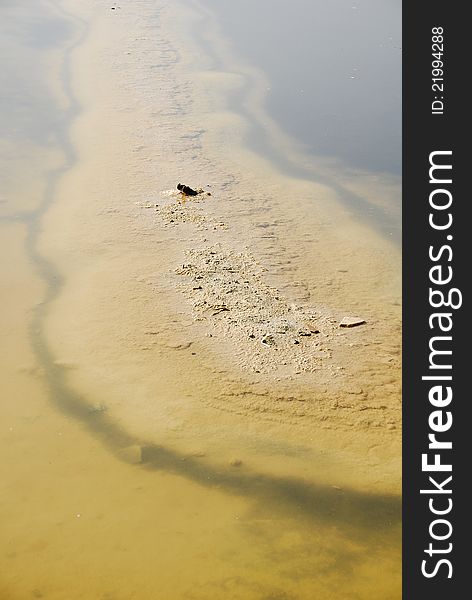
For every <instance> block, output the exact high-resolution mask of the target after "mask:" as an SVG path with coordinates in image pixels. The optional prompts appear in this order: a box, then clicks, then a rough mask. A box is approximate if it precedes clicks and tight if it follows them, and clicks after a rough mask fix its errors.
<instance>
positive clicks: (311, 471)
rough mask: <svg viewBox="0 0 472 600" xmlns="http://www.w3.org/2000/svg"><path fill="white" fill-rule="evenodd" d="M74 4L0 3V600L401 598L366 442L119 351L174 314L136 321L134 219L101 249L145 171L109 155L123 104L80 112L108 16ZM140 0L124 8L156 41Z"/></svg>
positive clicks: (147, 270)
mask: <svg viewBox="0 0 472 600" xmlns="http://www.w3.org/2000/svg"><path fill="white" fill-rule="evenodd" d="M80 4H81V3H80V2H79V3H74V2H67V3H64V6H66V7H67V9H68V10H69V9H70V8H72V9H76V11H74V10H72V12H68V11H66V10H65V9H63V8H62V6H63V5H62V4H56V3H51V2H48V1H44V2H34V3H33V2H26V1H25V2H2V4H1V5H0V45H1V47H0V49H1V59H0V60H1V63H2V69H1V70H0V72H1V73H2V81H1V84H2V86H1V87H2V90H6V91H7V93H6V94H3V95H2V104H1V110H2V116H1V117H0V124H1V127H2V140H1V142H0V143H1V146H0V149H1V151H0V159H1V163H0V179H1V184H2V188H1V192H0V199H1V202H2V204H1V205H0V211H1V212H0V215H1V217H0V232H1V235H0V245H1V252H0V256H1V262H0V274H1V277H0V279H1V294H2V300H1V307H2V308H1V312H0V319H1V332H2V335H1V340H2V361H1V365H0V369H1V373H0V380H1V381H2V400H1V404H0V414H1V419H0V422H1V435H0V455H1V456H2V460H1V461H0V482H1V483H0V502H1V506H2V511H1V516H0V544H1V547H0V598H2V600H3V598H5V599H8V600H9V599H12V600H17V599H18V600H20V599H21V600H23V599H26V598H51V599H57V600H59V599H66V598H67V599H68V600H71V599H74V598H77V599H78V598H99V599H103V600H121V599H127V598H135V599H141V598H142V599H143V600H144V599H147V598H157V599H160V598H162V599H168V598H169V599H174V598H175V599H201V600H203V599H207V598H215V599H217V598H225V599H226V598H234V599H238V600H239V599H259V600H263V599H264V600H270V599H272V600H275V599H278V600H281V599H307V600H308V599H312V598H320V599H323V598H327V599H330V598H333V599H334V598H335V599H342V598H350V599H351V598H360V599H361V598H362V599H364V598H378V597H382V598H392V599H393V598H398V597H399V563H400V503H399V497H398V495H397V494H395V493H392V492H389V491H386V488H387V487H388V486H386V485H379V486H377V487H376V486H375V482H374V483H373V482H372V479H373V480H375V478H376V475H374V476H373V477H372V478H371V480H370V481H368V482H367V483H365V482H363V481H359V480H358V479H359V475H360V474H364V473H367V472H368V471H369V468H370V467H369V466H368V465H367V466H366V467H365V469H363V468H361V469H360V470H359V471H358V472H357V473H356V472H353V468H352V465H353V464H355V462H354V463H353V460H354V459H353V458H352V456H351V454H352V455H354V454H355V453H356V452H359V447H360V448H362V440H358V439H356V438H355V437H351V438H348V439H349V440H350V441H349V442H346V446H347V447H342V446H343V445H342V444H338V447H337V448H336V447H335V444H334V440H336V438H338V437H339V436H338V434H337V433H336V432H333V433H331V432H329V431H321V430H320V431H315V432H313V434H312V437H313V438H315V442H313V443H312V444H311V445H310V444H308V441H306V442H303V443H298V444H297V443H296V441H295V440H296V439H297V436H298V435H299V434H298V431H299V430H297V429H296V428H293V431H292V432H291V433H290V435H288V434H287V437H284V435H282V433H281V431H283V430H284V427H286V424H284V423H282V424H281V425H280V424H277V422H275V423H271V422H270V421H264V420H259V421H257V420H256V416H257V415H254V420H255V421H254V423H252V422H250V421H248V420H247V418H246V417H245V415H244V414H238V410H236V409H235V410H234V411H231V410H221V407H220V406H219V405H221V402H222V401H221V397H222V381H223V380H224V378H225V377H226V375H224V374H223V373H224V371H223V369H222V368H221V369H220V370H216V371H214V372H211V373H210V372H207V371H205V370H204V367H203V366H202V365H200V364H195V363H194V362H192V358H191V357H189V358H185V359H184V358H182V357H181V354H179V353H178V352H179V351H178V350H175V349H174V351H172V350H169V348H168V347H167V349H166V347H165V346H162V347H161V348H158V347H156V348H155V349H154V347H153V346H152V347H151V345H150V343H149V342H146V345H144V342H143V341H142V340H143V338H145V335H142V336H141V338H139V340H138V341H136V342H135V340H134V338H133V336H134V335H136V330H137V329H140V330H142V329H146V330H149V328H150V327H154V328H155V327H156V326H157V325H155V324H154V323H156V324H158V325H159V326H160V325H162V324H163V323H162V321H163V320H164V319H165V323H164V325H165V326H166V327H167V328H170V329H172V328H175V323H180V321H179V318H180V317H179V316H178V311H177V313H176V314H177V316H175V315H174V316H173V315H172V314H171V315H170V316H168V317H165V314H166V313H165V312H164V310H163V304H164V300H160V302H161V303H162V305H160V306H157V308H156V312H155V313H152V314H153V315H154V317H155V321H154V322H153V321H151V322H148V320H147V316H146V318H145V317H144V316H141V314H140V312H139V311H141V310H142V305H143V302H144V304H147V305H150V304H152V305H153V306H154V305H158V304H159V303H157V302H156V295H155V292H154V291H153V290H151V291H149V292H147V294H148V295H144V292H143V289H149V285H148V280H149V278H150V276H151V274H152V272H153V269H154V270H155V269H156V268H157V267H156V265H159V259H158V256H157V255H158V254H159V248H158V246H155V253H156V256H153V253H152V252H151V253H149V252H148V253H147V254H146V260H144V258H145V256H144V254H143V247H146V246H145V243H146V240H149V241H151V240H153V239H154V238H152V237H151V232H150V231H147V230H146V225H145V223H142V222H141V221H136V220H134V221H132V222H131V225H129V226H128V228H127V229H126V228H123V229H122V230H119V229H117V230H115V231H120V235H119V236H118V235H117V236H115V237H113V236H114V229H113V228H114V221H113V219H114V218H115V216H116V218H117V219H119V218H121V217H120V214H119V213H120V212H121V213H124V212H125V208H123V206H125V205H124V204H123V202H121V204H120V200H121V198H120V195H121V196H123V198H124V199H125V201H126V202H128V201H129V197H128V196H129V195H130V194H131V193H132V192H133V189H134V188H133V187H132V185H131V184H129V181H128V180H129V179H139V177H140V169H141V168H142V166H141V165H142V163H140V162H139V161H138V162H137V163H135V164H133V168H134V169H135V171H131V170H129V171H126V169H124V168H122V167H123V165H128V164H130V156H129V155H128V154H126V152H125V151H123V153H122V154H120V152H118V150H117V149H118V148H126V141H127V139H129V138H127V136H129V135H130V132H133V131H134V130H135V129H136V125H135V121H136V117H137V115H138V114H140V115H141V113H138V112H137V111H139V110H141V105H140V104H139V103H138V102H137V101H136V106H135V107H134V109H130V107H129V106H127V107H123V106H122V105H120V101H121V99H120V98H118V99H117V101H116V104H115V105H113V104H110V105H109V106H106V107H105V110H104V112H100V113H99V115H100V118H99V119H97V118H96V117H95V115H94V113H93V108H92V109H91V108H90V106H88V105H87V110H86V111H85V109H83V108H82V107H81V106H80V104H79V102H78V101H77V100H76V92H75V89H76V87H77V85H78V83H77V82H79V84H80V83H83V81H87V79H86V77H87V71H88V70H90V69H91V68H93V65H94V64H95V62H98V60H99V59H98V53H97V50H96V49H97V47H99V46H97V43H98V44H99V43H100V40H103V35H102V34H103V30H102V29H100V28H99V29H98V30H96V31H95V33H94V30H93V24H94V21H93V20H94V19H97V20H100V19H102V20H103V17H102V14H104V11H107V12H106V14H111V11H110V6H109V3H107V2H102V3H89V4H90V6H89V5H88V4H87V10H85V9H83V5H84V3H82V7H81V6H80ZM154 4H155V3H151V2H148V3H146V2H143V3H142V5H141V7H140V11H142V14H140V12H139V11H138V12H132V13H131V14H129V15H128V14H126V15H125V17H124V18H128V19H130V23H133V27H134V28H135V30H136V31H144V30H145V29H144V28H145V27H147V28H148V32H150V33H152V35H155V36H156V39H158V38H159V36H158V34H159V33H160V34H163V33H164V32H162V31H159V29H158V28H159V25H160V19H159V13H157V14H156V13H155V9H154V6H153V5H154ZM163 4H164V6H165V3H163ZM116 12H117V13H118V9H117V10H116ZM122 12H123V14H125V9H124V8H123V9H122ZM151 16H152V17H153V19H154V20H153V21H151V20H150V17H151ZM110 23H111V24H110V25H106V27H109V30H108V31H109V34H110V36H111V37H112V38H113V35H114V33H113V32H114V31H115V28H114V22H110ZM143 23H144V25H143ZM121 28H122V29H123V30H124V31H126V30H127V29H128V27H127V26H126V25H121ZM116 29H118V26H117V27H116ZM133 32H134V29H133ZM139 39H140V38H138V37H136V38H133V40H134V43H135V44H136V43H137V40H139ZM86 40H87V43H90V44H91V45H90V51H89V52H90V57H92V58H90V57H89V56H87V55H84V59H83V62H81V63H79V65H78V66H77V65H75V76H76V79H77V81H76V83H75V87H74V85H73V84H72V62H71V61H72V57H73V56H74V52H75V51H76V49H77V48H79V47H80V45H81V44H83V43H84V42H85V41H86ZM89 40H90V42H89ZM97 40H98V42H97ZM115 41H116V40H115ZM163 43H164V42H162V41H161V44H163ZM93 44H95V46H94V45H93ZM116 47H119V46H117V45H116V44H115V46H111V49H112V50H113V52H114V51H115V48H116ZM135 50H136V48H135V47H133V48H131V46H130V50H129V52H131V51H135ZM126 51H127V50H126V49H125V48H124V47H123V54H124V53H125V52H126ZM168 54H171V50H169V48H165V53H164V55H165V56H167V55H168ZM131 60H136V59H135V58H134V57H132V59H131ZM81 65H85V67H82V70H81ZM137 65H141V68H143V67H142V63H140V62H139V61H137V62H136V63H135V67H136V66H137ZM164 66H165V68H168V65H167V64H166V65H164ZM133 72H136V68H134V69H133ZM145 77H147V75H145V74H144V73H143V74H142V81H147V80H146V79H145ZM123 81H124V80H123ZM101 85H103V86H105V81H103V82H102V83H101ZM120 85H122V84H120ZM78 87H79V89H80V90H84V96H83V98H85V99H87V98H88V97H90V98H93V97H94V95H95V94H97V97H98V96H99V95H100V94H99V91H98V90H93V89H92V88H90V87H87V86H86V85H82V87H81V86H80V85H78ZM156 93H157V91H156ZM87 94H90V96H87ZM145 101H146V103H145V106H146V107H149V110H153V111H157V110H158V101H159V98H154V97H153V96H151V97H146V98H145ZM111 102H113V100H111ZM154 103H157V104H156V107H154ZM84 104H85V102H84ZM120 107H121V108H120ZM119 110H122V111H123V115H121V114H120V119H117V118H113V117H110V119H109V121H107V120H106V118H104V115H107V114H111V115H114V114H116V112H117V111H119ZM83 111H85V114H82V112H83ZM87 115H91V116H87ZM141 116H142V115H141ZM160 118H161V119H163V120H164V119H167V118H168V117H165V116H163V115H161V116H160ZM87 119H88V120H87ZM126 119H129V126H128V127H127V128H125V125H124V124H127V123H128V121H127V120H126ZM77 123H79V125H80V127H77ZM146 123H147V121H146V122H145V124H144V125H143V126H144V127H146ZM133 124H134V125H133ZM110 134H111V135H110ZM110 139H111V140H113V142H115V144H109V143H108V140H110ZM133 143H136V140H134V141H133ZM157 148H159V145H157ZM126 151H128V149H126ZM129 152H131V150H129ZM110 155H111V156H110ZM115 163H116V164H117V168H116V170H113V165H114V164H115ZM170 168H171V167H170ZM104 174H108V175H104ZM139 191H140V190H138V192H139ZM133 193H135V192H133ZM141 193H142V190H141ZM87 211H90V212H87ZM71 215H72V216H71ZM90 215H92V217H91V218H90ZM114 215H115V216H114ZM110 219H111V220H112V222H111V224H110ZM116 223H118V221H116ZM136 223H137V224H136ZM72 226H73V227H72ZM62 230H64V234H63V236H64V237H61V235H62ZM71 232H75V233H73V235H71ZM121 236H123V237H122V238H121ZM135 238H138V239H135ZM141 238H144V240H141ZM171 238H172V235H171V236H170V237H169V240H166V241H165V243H168V244H169V246H171V244H172V239H171ZM123 240H124V241H123ZM130 240H131V242H132V241H133V240H134V242H135V243H136V244H140V245H139V246H137V249H136V250H135V249H134V247H133V246H132V244H131V242H130ZM134 242H133V243H134ZM143 314H144V313H143ZM148 333H149V331H148ZM147 340H149V336H148V337H147ZM133 344H134V345H133ZM197 348H198V346H197ZM176 356H177V357H178V358H176ZM224 384H225V386H226V388H225V391H226V392H227V391H228V389H232V388H228V386H230V384H229V383H228V381H224ZM237 385H240V382H236V386H237ZM233 387H234V386H233ZM226 402H227V401H226ZM307 439H308V438H307ZM325 446H326V447H328V446H329V447H330V451H329V452H327V453H325V451H324V448H325ZM369 451H370V449H369ZM374 452H375V449H374ZM240 462H241V463H242V464H240ZM335 484H336V485H335ZM382 487H383V488H384V489H383V490H382ZM391 487H393V488H395V485H393V486H391ZM379 573H381V574H382V575H381V577H379Z"/></svg>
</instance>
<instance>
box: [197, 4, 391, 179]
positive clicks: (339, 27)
mask: <svg viewBox="0 0 472 600" xmlns="http://www.w3.org/2000/svg"><path fill="white" fill-rule="evenodd" d="M202 4H203V5H205V6H208V7H210V8H211V10H212V11H214V12H215V13H216V15H217V18H218V22H219V23H220V25H221V27H222V29H223V34H224V36H225V37H226V38H227V39H228V40H229V42H230V43H231V45H232V46H233V47H234V49H235V51H236V52H237V53H238V54H239V55H241V56H242V57H243V58H244V59H245V60H247V61H248V62H249V63H250V64H253V65H255V66H257V67H259V68H260V69H262V70H263V71H264V72H265V73H266V74H267V75H268V86H267V89H266V91H267V95H266V105H267V108H268V110H269V112H270V113H271V114H272V115H273V116H274V118H275V119H276V120H277V122H279V123H280V124H281V126H282V127H283V128H284V129H286V130H287V131H288V132H289V133H290V134H291V135H293V136H294V137H295V138H296V139H297V140H299V141H300V142H301V143H302V144H303V145H304V150H305V151H306V152H309V153H310V154H312V155H313V156H314V157H315V156H331V157H336V158H338V159H340V160H341V161H343V162H344V163H345V164H346V165H347V166H351V167H357V168H360V169H361V170H362V169H367V170H369V171H375V172H389V173H394V174H396V175H398V174H400V172H401V3H400V2H398V1H396V0H381V1H379V0H359V1H356V0H336V1H334V2H326V1H325V0H314V1H313V0H294V1H291V2H286V1H285V0H275V1H274V0H257V1H255V2H254V1H251V0H239V1H238V2H233V1H231V0H203V2H202Z"/></svg>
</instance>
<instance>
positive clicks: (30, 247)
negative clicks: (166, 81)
mask: <svg viewBox="0 0 472 600" xmlns="http://www.w3.org/2000/svg"><path fill="white" fill-rule="evenodd" d="M64 18H67V19H68V20H69V22H71V21H72V22H73V23H74V29H75V31H76V32H77V34H76V36H75V39H74V40H73V42H72V43H70V44H69V46H67V48H66V50H65V59H64V64H63V69H62V80H63V85H64V90H65V92H66V93H67V96H68V98H69V108H68V109H67V111H66V114H64V115H63V117H64V118H63V119H62V120H61V122H62V123H63V125H64V126H63V127H62V129H61V131H60V132H59V131H56V134H57V135H56V139H57V142H58V144H59V145H60V147H61V148H62V150H63V153H64V157H65V159H64V163H63V165H62V166H61V167H60V168H58V169H55V170H52V171H50V172H49V177H48V184H47V188H46V191H45V193H44V196H43V198H42V201H41V204H40V206H39V207H38V208H37V209H35V210H33V211H31V212H29V213H28V214H27V215H25V216H23V217H21V221H22V222H24V224H25V226H26V227H27V240H26V250H27V253H28V256H29V258H30V260H31V262H32V264H33V265H34V267H35V269H36V271H37V273H38V275H39V276H40V278H41V279H42V280H43V281H44V283H45V284H46V286H47V291H46V294H45V297H44V300H43V301H42V302H41V303H40V304H38V305H37V306H36V307H35V308H34V309H33V311H32V318H31V321H30V326H29V336H30V341H31V345H32V348H33V350H34V353H35V355H36V357H37V360H38V362H39V365H40V367H41V368H42V370H43V372H44V374H45V381H46V384H47V386H48V390H49V393H50V398H51V401H52V403H53V405H54V406H55V408H56V409H58V410H59V411H61V412H62V413H64V414H66V415H69V416H71V417H73V418H74V419H75V420H76V421H78V422H80V423H81V424H82V426H83V427H84V429H85V430H86V431H88V432H90V433H91V434H93V435H94V436H95V437H96V438H97V439H99V440H100V441H101V442H102V443H103V445H104V446H105V447H106V448H107V449H108V450H109V451H110V452H112V453H113V454H114V456H116V458H117V459H122V456H121V454H120V453H121V452H122V451H123V449H124V448H127V447H129V446H139V447H140V449H141V459H142V460H141V463H140V464H137V465H136V466H135V468H143V469H147V470H155V471H163V472H167V473H172V474H175V475H177V476H181V477H184V478H186V479H188V480H191V481H193V482H195V483H197V484H199V485H202V486H205V487H207V488H211V489H218V490H220V491H223V492H228V493H231V494H234V495H238V496H243V497H247V498H249V499H252V500H254V501H255V502H256V503H263V504H264V507H265V509H266V510H269V511H274V512H275V513H279V512H283V514H285V515H287V514H288V515H289V516H290V515H292V516H301V515H303V516H304V517H306V518H309V519H313V520H316V521H323V522H327V523H332V524H333V525H336V524H339V525H342V526H343V527H346V528H347V529H349V530H350V531H351V535H352V536H353V537H358V536H361V535H362V537H363V538H364V539H365V537H366V536H369V535H370V533H369V532H373V533H375V532H376V531H377V532H378V531H379V530H380V529H385V530H387V529H388V528H390V527H391V526H392V525H397V524H399V522H400V506H401V501H400V498H399V497H398V496H393V495H392V496H390V495H380V494H369V493H362V492H358V491H355V490H349V489H345V490H338V489H334V488H332V487H329V486H325V485H319V484H315V483H308V482H305V481H303V480H302V479H298V478H295V477H278V476H273V475H268V474H263V473H257V472H249V471H246V470H245V469H244V468H237V469H235V468H228V467H226V468H225V467H218V466H211V465H208V464H203V463H202V462H201V461H198V460H196V459H192V458H188V457H186V456H184V455H183V454H180V453H179V452H176V451H174V450H171V449H168V448H166V447H163V446H159V445H147V444H146V443H145V442H143V441H142V440H140V439H138V438H136V437H135V436H133V435H131V434H130V433H129V432H126V431H125V430H123V429H122V428H121V427H120V426H118V425H117V424H116V423H115V422H114V421H113V419H112V418H111V417H110V416H109V415H107V414H105V413H93V412H92V413H91V411H90V402H89V401H88V400H87V399H86V398H85V397H84V396H82V395H81V394H79V393H77V392H76V391H74V390H73V389H71V387H70V386H69V385H68V383H67V376H66V371H65V369H64V368H63V367H61V366H58V365H57V364H55V360H56V358H55V357H54V355H53V353H52V351H51V349H50V347H49V345H48V342H47V339H46V333H45V319H46V317H47V315H48V312H49V310H50V308H51V304H52V302H53V301H54V300H55V299H56V297H57V296H58V294H59V293H60V291H61V289H62V286H63V277H62V276H61V274H60V273H59V271H58V269H57V268H56V267H55V265H54V264H53V263H52V262H51V261H49V260H48V259H46V258H45V257H44V256H42V255H41V253H40V251H39V250H38V238H39V235H40V233H41V218H42V216H43V214H44V213H45V212H46V211H47V209H48V208H49V206H50V205H51V204H52V203H53V202H54V201H55V196H56V189H57V185H58V182H59V180H60V178H61V176H62V175H63V174H64V173H65V172H66V171H68V170H69V169H70V168H71V167H72V166H73V164H74V163H75V162H76V155H75V151H74V148H73V146H72V144H71V142H70V139H69V137H68V133H67V131H68V128H67V127H66V126H65V125H67V124H70V123H71V122H72V120H73V119H74V118H75V117H76V116H77V114H78V113H79V110H80V107H79V105H78V102H77V100H76V99H75V96H74V94H73V91H72V87H71V82H70V54H71V52H72V51H73V49H74V48H75V47H76V46H77V45H79V44H80V43H81V42H82V41H83V40H84V38H85V37H86V35H87V26H86V24H85V23H84V22H82V21H78V20H77V19H76V18H75V17H72V16H71V15H67V14H64Z"/></svg>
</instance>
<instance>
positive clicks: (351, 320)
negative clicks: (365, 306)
mask: <svg viewBox="0 0 472 600" xmlns="http://www.w3.org/2000/svg"><path fill="white" fill-rule="evenodd" d="M364 323H365V320H364V319H360V318H359V317H344V319H343V320H342V321H341V323H339V327H357V326H358V325H364Z"/></svg>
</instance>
